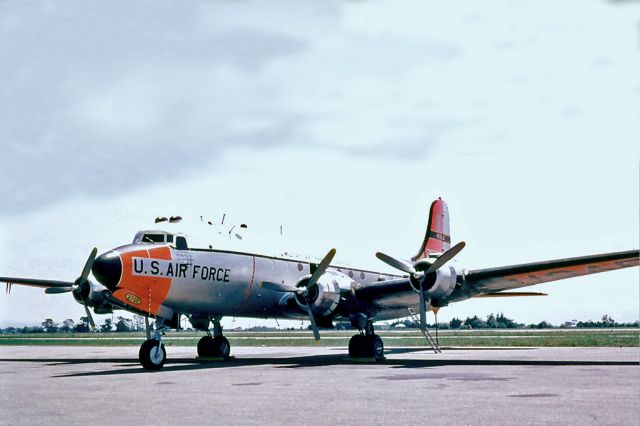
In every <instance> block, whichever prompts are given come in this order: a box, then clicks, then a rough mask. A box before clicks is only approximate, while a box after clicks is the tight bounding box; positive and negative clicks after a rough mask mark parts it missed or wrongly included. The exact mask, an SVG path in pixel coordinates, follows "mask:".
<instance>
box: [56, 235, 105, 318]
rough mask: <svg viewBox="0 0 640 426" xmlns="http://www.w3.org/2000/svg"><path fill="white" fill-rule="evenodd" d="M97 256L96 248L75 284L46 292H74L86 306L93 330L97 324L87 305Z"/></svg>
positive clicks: (85, 309)
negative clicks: (90, 280) (90, 275)
mask: <svg viewBox="0 0 640 426" xmlns="http://www.w3.org/2000/svg"><path fill="white" fill-rule="evenodd" d="M97 254H98V249H97V248H96V247H94V248H93V250H91V253H90V254H89V258H88V259H87V261H86V262H85V264H84V268H82V272H81V273H80V276H79V277H78V278H76V280H75V281H74V282H73V284H72V283H69V286H67V287H49V288H46V289H45V290H44V292H45V293H46V294H61V293H69V292H73V294H74V295H75V296H77V298H78V299H80V300H81V301H82V305H83V306H84V311H85V312H86V314H87V318H88V319H89V323H90V324H91V328H93V329H94V330H95V328H96V323H95V321H94V320H93V316H92V315H91V312H90V311H89V306H88V305H87V296H88V295H89V291H90V290H91V288H90V287H89V288H88V289H87V286H90V285H91V284H90V283H89V274H90V273H91V268H92V267H93V262H94V261H95V260H96V255H97Z"/></svg>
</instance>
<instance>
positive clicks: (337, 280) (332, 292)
mask: <svg viewBox="0 0 640 426" xmlns="http://www.w3.org/2000/svg"><path fill="white" fill-rule="evenodd" d="M309 278H311V275H307V276H306V277H304V278H302V279H301V280H300V281H299V282H298V284H297V285H296V287H304V286H306V284H307V282H308V281H309ZM355 285H356V283H355V281H353V280H352V279H351V278H349V277H348V276H346V275H345V274H343V273H340V272H338V271H326V272H325V273H324V274H322V276H320V278H319V279H318V282H317V284H316V285H314V286H313V287H311V288H310V289H309V293H308V294H307V301H308V302H309V306H310V307H311V311H312V312H313V314H314V315H316V316H318V317H328V316H330V315H331V314H332V313H333V312H335V310H336V309H337V308H338V305H339V303H340V295H341V293H348V292H350V291H351V290H352V289H353V288H354V286H355ZM296 303H297V304H298V306H299V307H300V309H302V310H304V311H306V310H307V305H306V302H305V300H304V297H303V296H302V295H301V294H296Z"/></svg>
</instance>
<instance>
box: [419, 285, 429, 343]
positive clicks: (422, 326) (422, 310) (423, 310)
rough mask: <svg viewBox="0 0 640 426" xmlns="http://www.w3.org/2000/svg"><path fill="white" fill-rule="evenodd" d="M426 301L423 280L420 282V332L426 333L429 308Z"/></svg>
mask: <svg viewBox="0 0 640 426" xmlns="http://www.w3.org/2000/svg"><path fill="white" fill-rule="evenodd" d="M425 305H426V301H425V300H424V290H423V288H422V280H420V330H422V332H423V333H424V331H425V329H426V328H427V307H426V306H425Z"/></svg>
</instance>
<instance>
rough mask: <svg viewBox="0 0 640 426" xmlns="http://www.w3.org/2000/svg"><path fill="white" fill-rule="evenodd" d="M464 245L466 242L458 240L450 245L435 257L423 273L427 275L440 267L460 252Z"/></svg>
mask: <svg viewBox="0 0 640 426" xmlns="http://www.w3.org/2000/svg"><path fill="white" fill-rule="evenodd" d="M465 245H466V243H465V242H464V241H460V242H459V243H458V244H456V245H455V246H453V247H451V248H450V249H449V250H447V251H445V252H444V253H442V254H441V255H440V256H439V257H438V258H437V259H436V261H435V262H433V263H432V264H431V266H429V269H427V270H426V271H425V275H428V274H430V273H431V272H435V271H437V270H438V269H440V268H441V267H442V266H444V264H445V263H447V262H448V261H450V260H451V259H453V258H454V257H455V256H456V255H457V254H458V253H460V252H461V251H462V249H463V248H464V246H465Z"/></svg>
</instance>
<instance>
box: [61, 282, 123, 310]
mask: <svg viewBox="0 0 640 426" xmlns="http://www.w3.org/2000/svg"><path fill="white" fill-rule="evenodd" d="M108 291H109V290H107V288H106V287H104V286H103V285H100V284H96V283H94V282H90V281H86V282H85V283H84V284H83V285H82V286H81V287H80V288H78V289H77V290H75V291H73V292H71V294H72V295H73V298H74V299H76V302H78V303H80V304H81V305H83V304H84V302H83V300H84V301H86V303H87V306H91V307H92V308H94V311H95V313H96V314H107V313H111V312H113V309H112V307H111V304H109V303H108V302H107V299H106V297H105V295H104V292H108Z"/></svg>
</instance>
